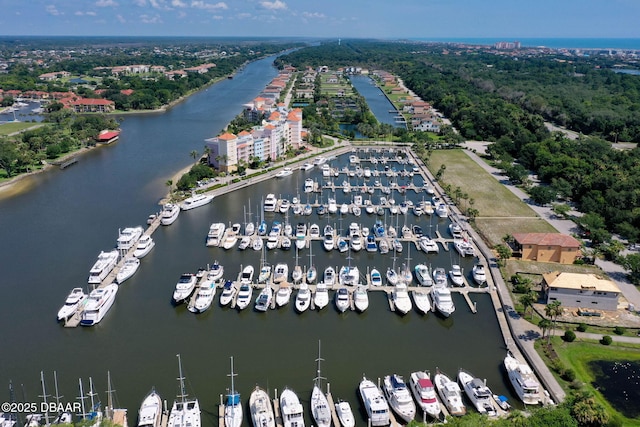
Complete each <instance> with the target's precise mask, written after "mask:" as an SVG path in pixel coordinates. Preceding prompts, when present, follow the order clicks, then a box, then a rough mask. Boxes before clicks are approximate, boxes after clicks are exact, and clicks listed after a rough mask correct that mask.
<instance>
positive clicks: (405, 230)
mask: <svg viewBox="0 0 640 427" xmlns="http://www.w3.org/2000/svg"><path fill="white" fill-rule="evenodd" d="M401 232H402V238H403V239H411V238H412V237H413V233H412V231H411V228H409V227H408V226H406V225H403V226H402V229H401Z"/></svg>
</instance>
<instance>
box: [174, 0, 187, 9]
mask: <svg viewBox="0 0 640 427" xmlns="http://www.w3.org/2000/svg"><path fill="white" fill-rule="evenodd" d="M171 6H173V7H187V6H188V4H187V3H185V2H183V1H182V0H172V1H171Z"/></svg>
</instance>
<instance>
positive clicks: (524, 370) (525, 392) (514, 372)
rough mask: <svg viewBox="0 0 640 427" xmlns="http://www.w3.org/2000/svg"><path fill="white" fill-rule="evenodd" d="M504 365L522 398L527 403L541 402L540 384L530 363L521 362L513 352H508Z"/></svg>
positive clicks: (514, 387) (512, 383)
mask: <svg viewBox="0 0 640 427" xmlns="http://www.w3.org/2000/svg"><path fill="white" fill-rule="evenodd" d="M504 367H505V369H506V370H507V374H508V375H509V380H510V381H511V385H512V386H513V389H514V390H515V391H516V394H517V395H518V397H519V398H520V400H522V401H523V402H524V403H525V404H527V405H537V404H538V403H540V384H539V383H538V380H536V376H535V374H534V373H533V371H532V370H531V368H530V367H529V365H527V364H526V363H523V362H520V361H519V360H518V359H516V358H515V357H513V356H512V355H511V353H507V356H506V357H505V358H504Z"/></svg>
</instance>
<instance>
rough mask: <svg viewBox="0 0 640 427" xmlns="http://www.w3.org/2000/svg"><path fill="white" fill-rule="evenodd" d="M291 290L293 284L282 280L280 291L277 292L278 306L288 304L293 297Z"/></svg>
mask: <svg viewBox="0 0 640 427" xmlns="http://www.w3.org/2000/svg"><path fill="white" fill-rule="evenodd" d="M291 292H292V291H291V286H289V283H287V282H282V283H281V284H280V287H279V288H278V292H276V305H277V306H278V307H282V306H284V305H287V304H288V303H289V300H290V299H291Z"/></svg>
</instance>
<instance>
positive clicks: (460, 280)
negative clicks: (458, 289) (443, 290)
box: [449, 264, 464, 286]
mask: <svg viewBox="0 0 640 427" xmlns="http://www.w3.org/2000/svg"><path fill="white" fill-rule="evenodd" d="M449 277H450V278H451V282H452V283H453V284H454V285H455V286H464V276H463V275H462V268H461V267H460V265H459V264H452V265H451V270H449Z"/></svg>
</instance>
